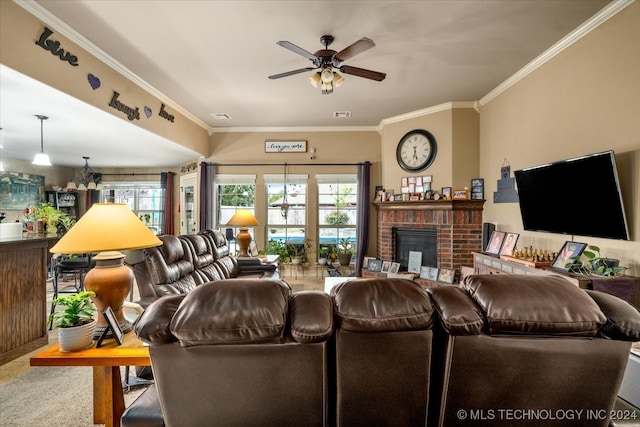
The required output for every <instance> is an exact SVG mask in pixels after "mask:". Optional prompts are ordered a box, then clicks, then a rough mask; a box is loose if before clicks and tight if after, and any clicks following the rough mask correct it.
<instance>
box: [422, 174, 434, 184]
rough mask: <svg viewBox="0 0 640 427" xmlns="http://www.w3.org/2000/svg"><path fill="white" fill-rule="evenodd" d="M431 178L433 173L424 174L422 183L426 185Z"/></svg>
mask: <svg viewBox="0 0 640 427" xmlns="http://www.w3.org/2000/svg"><path fill="white" fill-rule="evenodd" d="M431 178H432V177H431V175H424V176H423V177H422V184H423V185H424V184H426V183H427V182H431Z"/></svg>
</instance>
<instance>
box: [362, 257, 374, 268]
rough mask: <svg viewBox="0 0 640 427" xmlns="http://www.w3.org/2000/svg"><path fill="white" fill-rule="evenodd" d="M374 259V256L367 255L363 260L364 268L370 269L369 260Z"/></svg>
mask: <svg viewBox="0 0 640 427" xmlns="http://www.w3.org/2000/svg"><path fill="white" fill-rule="evenodd" d="M372 259H375V258H374V257H372V256H366V257H364V258H363V260H362V268H364V269H365V270H368V269H369V261H371V260H372Z"/></svg>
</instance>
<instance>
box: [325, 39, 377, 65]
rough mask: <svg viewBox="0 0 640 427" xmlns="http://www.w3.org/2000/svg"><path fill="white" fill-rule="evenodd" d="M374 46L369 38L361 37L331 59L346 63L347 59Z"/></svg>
mask: <svg viewBox="0 0 640 427" xmlns="http://www.w3.org/2000/svg"><path fill="white" fill-rule="evenodd" d="M375 45H376V44H375V43H374V42H373V40H371V39H370V38H367V37H363V38H361V39H360V40H358V41H357V42H355V43H353V44H351V45H350V46H347V47H345V48H344V49H342V50H341V51H340V52H338V53H336V54H335V55H334V56H333V57H334V58H335V59H337V60H338V61H340V62H343V61H346V60H347V59H349V58H352V57H354V56H356V55H357V54H359V53H362V52H364V51H365V50H367V49H371V48H372V47H374V46H375Z"/></svg>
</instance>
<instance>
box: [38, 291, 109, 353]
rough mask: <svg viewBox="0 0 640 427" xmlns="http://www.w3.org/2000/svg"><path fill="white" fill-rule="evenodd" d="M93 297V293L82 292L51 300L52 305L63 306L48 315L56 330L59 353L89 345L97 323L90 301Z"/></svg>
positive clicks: (94, 310)
mask: <svg viewBox="0 0 640 427" xmlns="http://www.w3.org/2000/svg"><path fill="white" fill-rule="evenodd" d="M95 296H96V294H95V292H93V291H82V292H78V293H77V294H73V295H65V296H62V297H58V298H56V299H54V300H53V303H54V304H56V305H62V306H64V309H62V310H58V311H54V312H52V313H51V315H49V321H53V322H55V324H56V326H57V328H58V341H59V342H60V350H61V351H75V350H81V349H83V348H86V347H88V346H90V345H91V342H92V341H93V333H94V331H95V329H96V323H97V322H96V319H94V318H93V314H94V313H95V312H96V308H95V306H94V305H93V302H92V301H91V297H95Z"/></svg>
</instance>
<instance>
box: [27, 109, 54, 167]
mask: <svg viewBox="0 0 640 427" xmlns="http://www.w3.org/2000/svg"><path fill="white" fill-rule="evenodd" d="M36 117H37V118H38V119H40V152H39V153H38V154H36V157H35V158H34V159H33V162H31V163H33V164H34V165H39V166H51V161H50V160H49V155H48V154H47V153H45V152H44V136H43V123H44V121H45V120H47V119H48V118H49V117H47V116H42V115H40V114H36Z"/></svg>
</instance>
